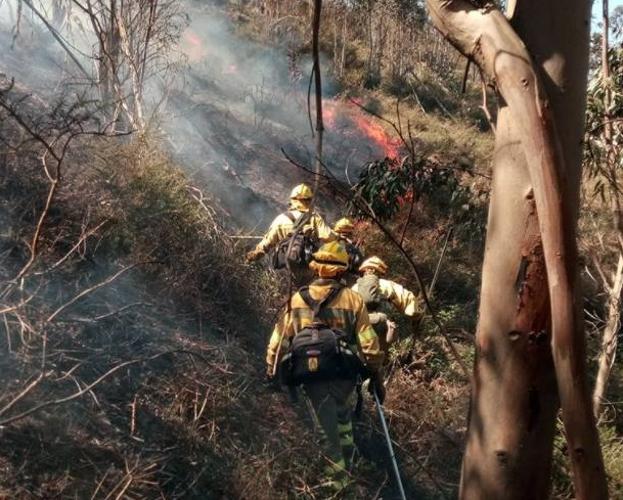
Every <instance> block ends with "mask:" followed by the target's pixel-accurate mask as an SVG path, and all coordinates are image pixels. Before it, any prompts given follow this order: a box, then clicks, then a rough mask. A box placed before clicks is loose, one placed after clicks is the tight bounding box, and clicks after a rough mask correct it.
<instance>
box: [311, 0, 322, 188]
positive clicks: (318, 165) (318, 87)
mask: <svg viewBox="0 0 623 500" xmlns="http://www.w3.org/2000/svg"><path fill="white" fill-rule="evenodd" d="M321 14H322V0H314V18H313V22H312V57H313V60H314V84H315V95H316V159H315V174H316V175H315V178H314V196H315V194H316V193H317V192H318V187H319V186H320V172H321V171H322V136H323V134H324V122H323V120H322V78H321V73H320V40H319V34H320V16H321Z"/></svg>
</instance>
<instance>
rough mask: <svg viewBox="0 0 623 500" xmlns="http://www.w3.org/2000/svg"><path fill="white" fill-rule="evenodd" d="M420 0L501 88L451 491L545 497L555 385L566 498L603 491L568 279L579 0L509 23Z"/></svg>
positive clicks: (519, 12)
mask: <svg viewBox="0 0 623 500" xmlns="http://www.w3.org/2000/svg"><path fill="white" fill-rule="evenodd" d="M427 3H428V5H429V8H430V11H431V17H432V18H433V22H434V23H435V26H436V27H437V28H438V29H439V30H440V31H441V32H442V33H443V34H444V35H445V36H446V38H447V39H448V40H449V41H450V42H451V43H452V44H453V45H455V47H457V48H458V49H459V50H460V51H461V52H463V54H465V55H466V56H468V57H470V58H472V59H473V60H474V61H475V62H476V64H478V65H479V66H480V68H481V70H482V72H483V74H484V75H485V76H486V77H487V79H488V80H489V82H490V84H492V85H494V86H495V87H496V89H497V91H498V93H499V95H500V110H499V113H498V123H497V133H496V149H495V155H494V161H493V163H494V165H493V167H494V178H493V187H492V196H491V205H490V211H489V221H488V233H487V242H486V251H485V258H484V264H483V275H482V291H481V303H480V319H479V325H478V332H477V335H476V344H477V345H476V364H475V368H474V380H473V387H472V390H473V393H472V404H471V409H470V420H469V428H468V437H467V447H466V452H465V458H464V462H463V471H462V480H461V498H465V499H472V498H473V499H482V498H504V499H531V498H539V499H540V498H547V496H548V493H549V489H550V480H549V476H550V469H551V455H552V441H553V435H554V423H555V417H556V412H557V409H558V395H559V397H560V401H561V404H562V409H563V420H564V423H565V429H566V434H567V440H568V444H569V450H570V455H571V462H572V469H573V473H574V484H575V488H576V496H577V498H580V499H585V498H591V499H593V498H594V499H601V498H607V486H606V482H605V475H604V471H603V463H602V458H601V451H600V448H599V441H598V437H597V432H596V428H595V424H594V420H593V416H592V412H591V405H590V394H589V391H588V386H587V381H586V369H585V364H586V363H585V352H584V336H583V328H582V323H581V320H580V312H581V311H579V309H578V307H579V306H580V305H581V301H579V300H577V297H578V295H577V288H576V281H577V280H576V274H577V272H576V248H575V226H576V218H577V207H578V193H579V180H580V164H581V142H582V135H583V123H584V107H585V93H586V74H587V64H588V29H589V25H590V22H589V20H590V17H589V13H590V5H589V4H590V2H589V1H588V0H550V1H548V2H536V1H528V0H527V1H525V2H517V3H515V2H511V5H512V7H513V9H514V14H515V17H514V19H513V21H512V23H513V27H511V25H510V24H509V22H508V21H507V20H506V18H505V17H504V16H503V15H502V14H501V13H500V12H499V11H497V10H496V9H494V8H492V7H490V6H487V7H484V8H477V7H475V6H474V5H473V4H472V3H470V2H467V1H464V0H427ZM474 3H475V2H474ZM528 50H529V52H528ZM533 59H534V62H533ZM565 181H566V184H565Z"/></svg>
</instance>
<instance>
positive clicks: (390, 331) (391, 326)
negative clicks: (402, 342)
mask: <svg viewBox="0 0 623 500" xmlns="http://www.w3.org/2000/svg"><path fill="white" fill-rule="evenodd" d="M385 339H386V340H387V345H391V344H393V343H394V341H395V340H396V323H394V322H393V321H390V320H387V334H386V335H385Z"/></svg>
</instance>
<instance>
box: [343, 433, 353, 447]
mask: <svg viewBox="0 0 623 500" xmlns="http://www.w3.org/2000/svg"><path fill="white" fill-rule="evenodd" d="M353 444H355V440H354V439H353V435H352V434H348V435H345V436H341V437H340V446H352V445H353Z"/></svg>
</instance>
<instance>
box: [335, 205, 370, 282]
mask: <svg viewBox="0 0 623 500" xmlns="http://www.w3.org/2000/svg"><path fill="white" fill-rule="evenodd" d="M333 232H334V233H335V234H336V235H337V239H338V241H340V242H342V243H343V244H344V247H345V248H346V252H347V253H348V273H349V274H351V275H356V274H357V271H358V269H359V266H360V265H361V264H362V262H363V251H362V250H361V248H360V246H359V245H357V244H356V243H355V242H354V241H353V234H354V232H355V226H354V224H353V222H352V221H351V220H350V219H349V218H347V217H343V218H342V219H340V220H338V221H337V222H336V223H335V225H334V226H333ZM353 281H354V280H353Z"/></svg>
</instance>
